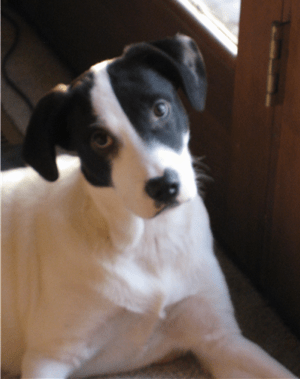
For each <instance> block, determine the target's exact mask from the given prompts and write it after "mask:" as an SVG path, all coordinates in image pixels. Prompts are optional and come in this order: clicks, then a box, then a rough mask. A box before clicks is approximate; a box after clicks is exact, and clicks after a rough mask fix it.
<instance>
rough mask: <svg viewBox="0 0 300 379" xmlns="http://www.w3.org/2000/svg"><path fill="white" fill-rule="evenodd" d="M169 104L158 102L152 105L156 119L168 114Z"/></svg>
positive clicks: (162, 101)
mask: <svg viewBox="0 0 300 379" xmlns="http://www.w3.org/2000/svg"><path fill="white" fill-rule="evenodd" d="M169 109H170V107H169V104H168V103H167V102H166V101H164V100H159V101H157V102H156V103H155V104H154V108H153V111H154V114H155V116H156V117H165V116H167V115H168V113H169Z"/></svg>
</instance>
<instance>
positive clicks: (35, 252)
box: [2, 35, 294, 378]
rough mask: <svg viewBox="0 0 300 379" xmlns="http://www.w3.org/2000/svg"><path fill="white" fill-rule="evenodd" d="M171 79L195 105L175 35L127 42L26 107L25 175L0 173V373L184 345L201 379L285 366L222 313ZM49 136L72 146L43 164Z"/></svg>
mask: <svg viewBox="0 0 300 379" xmlns="http://www.w3.org/2000/svg"><path fill="white" fill-rule="evenodd" d="M178 88H181V89H182V90H183V92H184V94H185V95H186V97H187V98H188V100H189V101H190V103H191V105H192V106H193V107H194V108H195V109H196V110H199V111H202V110H203V108H204V104H205V97H206V76H205V67H204V63H203V59H202V57H201V54H200V52H199V50H198V48H197V46H196V44H195V42H194V41H193V40H192V39H191V38H189V37H187V36H184V35H176V36H175V37H174V38H169V39H164V40H161V41H157V42H152V43H138V44H136V45H132V46H130V47H128V48H127V49H126V50H125V51H124V54H123V55H122V56H121V57H120V58H116V59H113V60H110V61H104V62H101V63H99V64H96V65H95V66H92V67H91V68H90V69H89V70H88V71H87V72H85V73H84V74H83V75H82V76H80V77H79V78H78V79H77V80H75V81H74V82H73V83H72V84H71V85H69V86H66V85H58V86H57V87H56V88H54V90H53V91H51V92H50V93H49V94H47V95H46V96H45V97H44V98H43V99H42V100H41V101H40V102H39V104H38V105H37V108H36V110H35V112H34V114H33V116H32V118H31V121H30V124H29V126H28V131H27V135H26V138H25V143H24V158H25V161H26V162H27V163H28V164H29V165H30V166H32V167H33V168H34V169H35V171H34V170H33V169H32V168H25V169H19V170H13V171H11V172H8V173H5V174H4V175H3V188H2V200H3V202H2V214H3V225H2V267H3V271H2V272H3V279H2V368H3V369H4V370H6V371H9V372H11V373H12V374H21V375H22V378H83V377H88V376H92V375H100V374H105V373H114V372H118V371H125V370H132V369H137V368H139V367H142V366H145V365H149V364H151V363H153V362H157V361H159V360H161V359H164V357H166V356H169V354H173V353H176V354H177V353H178V354H181V353H185V352H187V351H192V352H193V353H194V354H195V355H196V356H197V357H198V358H199V360H200V361H201V362H202V364H203V366H204V367H206V369H208V370H209V371H210V372H211V374H212V375H213V376H215V377H216V378H288V377H289V378H293V377H294V376H293V374H292V373H290V372H289V371H287V370H286V369H285V368H284V367H282V366H281V364H279V363H277V362H276V361H275V360H274V359H273V358H271V357H270V356H269V355H268V354H267V353H265V352H264V351H262V350H261V349H260V348H259V347H258V346H256V345H255V344H253V343H251V342H250V341H248V340H246V339H245V338H244V337H243V336H242V334H241V332H240V329H239V327H238V325H237V322H236V320H235V318H234V311H233V308H232V305H231V301H230V297H229V293H228V289H227V286H226V283H225V280H224V277H223V275H222V273H221V271H220V267H219V265H218V262H217V260H216V258H215V256H214V253H213V238H212V234H211V230H210V225H209V218H208V215H207V212H206V209H205V207H204V204H203V201H202V199H201V197H199V196H198V195H197V187H196V177H195V173H194V170H193V168H192V159H191V155H190V153H189V150H188V142H189V124H188V118H187V115H186V113H185V111H184V109H183V106H182V104H181V102H180V100H179V98H178V95H177V89H178ZM56 146H60V147H62V148H64V149H67V150H69V151H73V152H75V153H76V156H69V157H68V156H62V157H60V158H58V163H56V157H55V147H56ZM45 179H46V180H45Z"/></svg>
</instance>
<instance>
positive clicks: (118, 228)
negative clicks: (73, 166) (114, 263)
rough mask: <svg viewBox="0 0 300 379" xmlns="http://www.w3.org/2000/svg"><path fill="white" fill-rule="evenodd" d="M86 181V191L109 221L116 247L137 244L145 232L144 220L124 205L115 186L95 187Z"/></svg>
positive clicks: (123, 247)
mask: <svg viewBox="0 0 300 379" xmlns="http://www.w3.org/2000/svg"><path fill="white" fill-rule="evenodd" d="M84 182H85V184H84V185H85V187H86V191H87V192H88V194H89V195H90V197H91V198H92V201H93V202H94V204H95V206H96V208H97V210H98V211H99V213H100V214H101V216H102V217H104V218H105V220H106V222H107V225H108V228H109V234H110V238H111V242H112V244H113V245H114V247H115V248H116V249H118V250H124V249H125V248H126V247H134V246H136V245H137V244H138V242H139V241H140V238H141V236H142V235H143V232H144V220H143V219H142V218H140V217H138V216H136V215H135V214H133V213H132V212H131V211H129V210H128V209H127V208H126V207H125V206H124V204H123V201H122V200H121V198H120V197H119V196H118V194H117V193H116V191H115V189H114V188H112V187H95V186H92V185H90V184H89V183H87V182H86V181H84Z"/></svg>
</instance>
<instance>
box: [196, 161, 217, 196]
mask: <svg viewBox="0 0 300 379" xmlns="http://www.w3.org/2000/svg"><path fill="white" fill-rule="evenodd" d="M205 158H206V157H195V156H192V164H193V168H194V171H195V175H196V182H197V187H198V190H199V192H200V195H202V196H203V195H204V189H205V188H204V187H205V184H206V183H207V182H212V181H213V178H212V177H211V176H209V175H208V174H207V171H210V168H209V167H208V166H207V164H205V163H204V162H203V160H204V159H205Z"/></svg>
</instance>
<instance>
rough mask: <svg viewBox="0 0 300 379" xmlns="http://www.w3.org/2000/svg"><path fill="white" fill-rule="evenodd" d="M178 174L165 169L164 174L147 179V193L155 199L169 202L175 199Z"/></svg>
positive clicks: (177, 191) (178, 183)
mask: <svg viewBox="0 0 300 379" xmlns="http://www.w3.org/2000/svg"><path fill="white" fill-rule="evenodd" d="M179 187H180V182H179V176H178V174H177V172H176V171H174V170H171V169H166V170H165V171H164V175H163V176H160V177H156V178H153V179H150V180H148V182H147V184H146V188H145V189H146V192H147V194H148V195H149V196H150V197H151V198H152V199H153V200H155V201H158V202H160V203H169V202H172V201H173V200H175V198H176V196H177V195H178V193H179Z"/></svg>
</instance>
